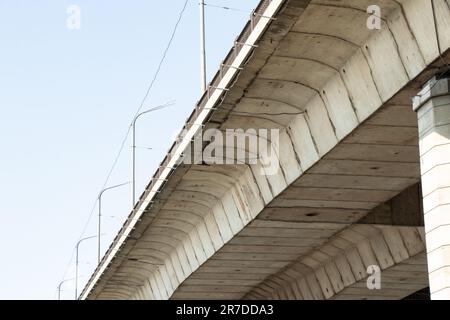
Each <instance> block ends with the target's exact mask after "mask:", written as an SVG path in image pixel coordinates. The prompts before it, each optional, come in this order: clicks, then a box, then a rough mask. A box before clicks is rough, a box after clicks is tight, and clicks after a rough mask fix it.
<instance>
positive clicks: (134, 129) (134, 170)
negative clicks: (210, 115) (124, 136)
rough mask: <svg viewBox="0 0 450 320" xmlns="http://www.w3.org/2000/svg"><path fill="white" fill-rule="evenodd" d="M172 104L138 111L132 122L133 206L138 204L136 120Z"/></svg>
mask: <svg viewBox="0 0 450 320" xmlns="http://www.w3.org/2000/svg"><path fill="white" fill-rule="evenodd" d="M170 105H172V103H168V104H164V105H161V106H157V107H154V108H151V109H148V110H145V111H142V112H141V113H138V114H137V115H136V116H135V117H134V119H133V122H132V124H131V126H132V128H133V146H132V148H133V181H132V183H133V208H134V205H135V204H136V121H137V120H138V119H139V118H140V117H141V116H143V115H144V114H147V113H150V112H153V111H157V110H160V109H164V108H166V107H168V106H170Z"/></svg>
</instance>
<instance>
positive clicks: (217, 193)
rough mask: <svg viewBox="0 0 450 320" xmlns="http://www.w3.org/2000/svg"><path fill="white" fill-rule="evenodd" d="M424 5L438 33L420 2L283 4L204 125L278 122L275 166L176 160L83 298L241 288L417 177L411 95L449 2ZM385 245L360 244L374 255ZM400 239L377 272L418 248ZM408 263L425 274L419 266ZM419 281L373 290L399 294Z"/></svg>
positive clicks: (442, 40) (428, 71)
mask: <svg viewBox="0 0 450 320" xmlns="http://www.w3.org/2000/svg"><path fill="white" fill-rule="evenodd" d="M435 3H436V8H435V9H436V14H437V15H438V17H439V20H438V22H437V30H438V33H439V35H438V37H437V36H436V34H435V29H434V27H433V28H432V27H431V26H433V12H432V7H431V5H430V2H429V1H428V0H426V1H425V0H408V1H394V0H384V1H374V0H370V1H365V0H364V1H362V0H361V1H352V0H342V1H300V0H299V1H296V0H291V1H285V5H284V8H283V10H281V11H280V12H279V13H278V14H277V16H276V18H277V20H275V21H273V22H272V23H271V25H270V26H269V28H268V29H267V30H266V31H265V32H264V34H263V36H262V38H261V39H260V41H259V43H258V48H256V49H255V51H254V53H253V55H252V57H251V58H250V59H249V60H248V63H247V65H246V66H245V68H244V69H243V70H242V71H241V73H240V75H239V77H238V78H237V79H236V82H235V83H234V85H233V87H232V88H230V90H229V91H228V92H227V95H226V96H225V97H224V99H223V102H222V103H221V104H220V105H218V106H217V107H216V108H217V110H214V111H213V112H212V115H211V117H210V118H209V122H208V123H205V127H206V128H220V129H221V130H226V129H230V128H239V129H247V128H253V129H259V128H266V129H267V128H279V129H280V130H281V131H280V145H279V147H280V153H279V154H278V161H279V163H280V166H281V170H279V171H278V173H277V174H275V175H261V174H260V170H261V166H260V165H221V166H220V165H211V166H200V165H195V166H182V167H180V168H178V169H177V170H175V173H174V174H173V176H172V177H171V178H170V179H169V181H168V182H167V184H166V185H165V186H164V188H163V189H162V190H161V193H159V194H158V196H157V202H156V204H154V205H153V206H152V207H151V208H149V210H148V212H147V213H146V214H145V215H144V216H143V218H142V221H140V222H139V223H138V224H137V225H136V229H135V230H134V231H133V232H132V233H131V237H130V238H129V239H128V240H127V241H126V243H125V244H124V245H123V246H122V249H121V251H120V255H119V256H117V257H116V258H115V259H114V260H113V262H112V263H111V265H110V267H109V269H108V270H107V271H105V272H104V273H103V275H102V277H101V279H100V280H99V281H97V283H96V287H95V288H94V289H93V290H90V291H89V292H85V293H84V294H85V297H87V298H90V299H114V298H119V299H129V298H135V299H169V298H174V299H175V298H209V299H214V298H227V299H234V298H236V299H237V298H242V297H244V296H246V295H247V294H249V293H250V292H252V290H253V289H255V288H258V286H259V285H262V284H264V282H265V279H266V278H267V279H268V277H269V278H270V276H273V275H275V274H277V273H278V272H279V271H280V269H283V268H286V267H287V266H289V265H291V264H292V263H295V262H296V261H298V260H299V259H300V260H301V259H302V258H305V256H306V255H314V254H317V252H316V251H315V248H321V247H322V246H326V245H327V243H329V241H331V240H330V239H333V237H334V235H336V234H340V233H343V232H344V233H345V232H346V230H350V229H351V228H352V227H351V225H352V224H354V223H356V222H358V221H360V220H361V219H363V218H364V217H365V216H366V215H367V214H368V213H369V212H371V211H372V210H373V209H374V208H376V207H378V206H379V205H380V204H382V203H384V202H386V201H389V200H390V199H392V198H393V197H395V196H396V195H398V194H399V193H401V192H402V191H403V190H404V189H406V188H408V187H410V186H412V185H414V184H416V183H417V182H418V181H419V179H420V169H419V150H418V135H417V118H416V116H415V114H414V112H413V111H412V109H411V100H410V99H411V97H412V96H413V95H415V94H416V92H417V90H418V88H419V87H420V86H421V84H422V83H423V82H424V81H425V80H426V79H427V78H429V77H430V76H431V75H432V74H434V73H435V72H436V70H437V69H438V68H439V67H440V66H441V65H442V63H443V61H444V60H446V59H447V58H448V57H447V50H448V48H449V46H450V32H449V30H450V28H449V25H450V10H449V6H448V2H447V1H444V0H437V1H436V2H435ZM372 4H378V5H380V7H381V8H382V17H383V22H382V29H381V30H369V29H367V28H366V19H367V17H368V15H367V13H366V9H367V7H368V6H369V5H372ZM436 38H439V44H440V45H439V47H440V50H441V55H442V58H440V52H439V49H438V46H437V42H436ZM369 223H370V222H369ZM375 223H378V222H375ZM372 224H373V223H372ZM367 227H371V228H375V229H376V230H380V229H378V228H377V227H376V226H369V225H367ZM395 228H415V227H411V226H410V227H406V226H405V227H395ZM395 230H399V229H395ZM402 230H403V229H402ZM408 230H410V229H408ZM411 230H412V229H411ZM414 230H418V229H414ZM422 240H423V239H422ZM368 241H369V240H368ZM372 243H374V242H372ZM383 248H385V247H383V246H378V247H376V248H373V247H372V249H373V251H374V252H373V254H374V255H375V256H377V254H380V255H381V254H382V252H383V251H382V250H383ZM421 248H422V251H423V250H424V247H423V243H422V246H421ZM372 249H371V250H372ZM406 249H407V250H406V253H407V254H408V256H407V257H406V254H405V256H404V257H403V258H404V259H397V258H395V255H393V254H391V258H392V261H394V264H392V265H390V264H388V265H387V266H386V268H385V270H388V271H389V270H391V268H395V267H396V265H397V264H398V265H399V268H400V269H399V270H402V272H407V270H405V269H402V267H401V266H402V265H403V264H408V261H409V259H415V257H416V256H417V255H418V254H420V252H421V251H420V252H415V251H414V252H412V251H408V248H406ZM367 250H368V249H367ZM380 250H381V251H380ZM369 253H370V252H369V251H367V252H366V254H369ZM361 254H364V252H361ZM377 261H378V260H377ZM411 261H414V260H411ZM378 262H380V263H381V262H382V261H378ZM237 270H239V271H237ZM334 271H336V270H334ZM394 271H395V269H394ZM413 271H414V272H419V271H420V272H421V274H425V275H426V268H425V269H423V268H422V269H420V270H413ZM413 271H411V272H413ZM322 275H323V274H322ZM325 276H327V275H326V274H325ZM355 276H356V275H354V277H355ZM224 277H225V279H226V280H227V281H226V282H224V283H222V282H220V281H221V280H223V279H224ZM405 277H406V278H408V277H414V276H413V274H411V275H409V276H405ZM356 279H357V278H355V280H356ZM361 280H362V279H359V281H361ZM422 284H423V283H422V282H421V283H420V285H422ZM353 286H356V287H353ZM417 287H420V286H419V285H418V286H415V285H410V286H409V289H407V287H405V286H403V287H402V288H401V289H399V291H395V290H396V289H395V288H393V289H392V291H390V290H388V291H389V292H383V295H382V296H386V297H392V298H394V297H396V298H400V297H402V296H406V295H408V294H410V293H412V292H414V291H415V290H416V289H417ZM336 288H338V287H336ZM336 288H333V290H334V291H333V292H334V294H336V293H338V294H337V295H336V296H335V295H333V296H330V298H331V297H335V298H338V297H339V294H342V297H343V298H344V297H348V296H352V295H354V294H355V292H360V291H361V290H359V289H358V283H353V284H352V283H350V282H349V283H348V286H346V287H345V289H344V288H341V287H339V289H343V290H341V291H339V290H335V289H336ZM419 289H420V288H419ZM347 290H348V291H347ZM352 290H353V291H352ZM358 290H359V291H358ZM322 294H324V293H323V292H322ZM366 294H367V297H368V298H370V294H369V293H366ZM302 295H303V293H302ZM361 296H362V297H366V296H365V295H364V294H361ZM275 297H276V296H275ZM317 297H318V296H317ZM323 297H325V298H328V296H327V295H324V296H323ZM374 297H377V296H374Z"/></svg>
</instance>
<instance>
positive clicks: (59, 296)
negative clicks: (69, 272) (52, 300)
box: [58, 278, 74, 300]
mask: <svg viewBox="0 0 450 320" xmlns="http://www.w3.org/2000/svg"><path fill="white" fill-rule="evenodd" d="M73 279H74V278H70V279H65V280H63V281H61V282H60V283H59V284H58V300H61V286H62V285H63V284H64V283H65V282H67V281H72V280H73Z"/></svg>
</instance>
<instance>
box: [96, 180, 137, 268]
mask: <svg viewBox="0 0 450 320" xmlns="http://www.w3.org/2000/svg"><path fill="white" fill-rule="evenodd" d="M127 184H130V182H125V183H121V184H117V185H115V186H112V187H108V188H105V189H103V190H102V191H100V193H99V195H98V234H97V236H98V246H97V256H98V257H97V262H98V264H100V250H101V230H102V229H101V226H102V195H103V193H105V191H108V190H111V189H115V188H118V187H122V186H125V185H127Z"/></svg>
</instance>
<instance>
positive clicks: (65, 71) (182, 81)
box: [0, 0, 259, 299]
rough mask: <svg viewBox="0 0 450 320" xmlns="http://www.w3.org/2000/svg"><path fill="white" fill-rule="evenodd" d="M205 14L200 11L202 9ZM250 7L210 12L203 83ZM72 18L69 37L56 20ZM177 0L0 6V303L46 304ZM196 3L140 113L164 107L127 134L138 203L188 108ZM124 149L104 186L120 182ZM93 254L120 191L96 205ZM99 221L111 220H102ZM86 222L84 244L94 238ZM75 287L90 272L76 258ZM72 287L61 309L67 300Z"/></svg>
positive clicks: (25, 0) (126, 193)
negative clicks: (76, 20) (75, 23)
mask: <svg viewBox="0 0 450 320" xmlns="http://www.w3.org/2000/svg"><path fill="white" fill-rule="evenodd" d="M207 2H208V1H207ZM258 2H259V1H258V0H245V1H242V0H211V1H209V3H211V4H216V5H222V6H229V7H235V8H239V9H241V10H244V11H247V12H239V11H229V10H223V9H217V8H213V7H207V8H206V13H207V48H208V75H209V76H208V79H210V77H211V76H212V74H213V73H215V71H216V70H217V67H218V65H219V62H220V61H221V60H222V59H223V58H224V56H225V54H226V53H227V52H228V50H229V49H230V48H231V46H232V43H233V40H234V39H235V37H236V36H237V35H238V33H239V32H240V30H241V29H242V27H243V26H244V23H245V22H246V20H247V19H248V17H249V14H250V11H251V9H253V8H254V7H255V6H256V4H257V3H258ZM71 4H75V5H78V6H79V7H80V8H81V30H77V31H74V30H68V29H67V28H66V19H67V14H66V9H67V7H68V6H69V5H71ZM183 4H184V0H167V1H151V0H147V1H144V0H132V1H125V0H120V1H119V0H114V1H112V0H97V1H92V0H72V1H65V0H40V1H36V0H0V112H1V114H0V147H1V149H0V150H1V155H2V156H1V160H0V181H1V183H0V217H1V220H0V221H1V222H0V223H1V227H2V228H1V232H0V299H54V298H56V286H57V284H58V283H59V281H60V280H61V279H62V278H63V276H64V274H65V272H66V270H67V269H68V270H67V273H66V274H65V276H66V277H68V278H70V277H72V276H73V275H74V267H73V262H74V261H73V262H72V265H71V266H69V268H67V267H68V264H69V261H70V259H71V255H72V252H73V247H74V246H75V243H76V241H77V239H78V238H79V236H80V234H81V232H82V230H83V227H84V225H85V223H86V221H87V219H88V216H89V213H90V211H91V208H92V206H93V204H94V201H95V198H96V197H97V194H98V191H99V189H100V188H101V187H102V185H103V182H104V180H105V178H106V175H107V173H108V170H109V168H110V166H111V164H112V161H113V159H114V157H115V155H116V152H117V149H118V148H119V145H120V142H121V140H122V138H123V136H124V134H125V132H126V130H127V128H128V125H129V123H130V121H131V119H132V117H133V114H134V112H135V111H136V109H137V107H138V106H139V103H140V101H141V100H142V98H143V96H144V94H145V91H146V88H147V86H148V85H149V83H150V81H151V79H152V77H153V74H154V72H155V69H156V66H157V64H158V62H159V59H160V57H161V54H162V51H163V49H164V47H165V45H166V43H167V41H168V38H169V36H170V32H171V30H172V28H173V26H174V24H175V22H176V20H177V17H178V13H179V11H180V9H181V8H182V6H183ZM198 20H199V17H198V1H197V0H190V1H189V5H188V7H187V10H186V12H185V15H184V18H183V20H182V22H181V24H180V27H179V30H178V32H177V35H176V37H175V40H174V43H173V46H172V48H171V49H170V51H169V54H168V56H167V60H166V62H165V64H164V66H163V68H162V71H161V74H160V76H159V79H158V81H157V83H156V85H155V86H154V88H153V90H152V92H151V94H150V96H149V99H148V100H147V102H146V104H145V107H144V108H146V107H151V106H154V105H158V104H162V103H165V102H167V101H169V100H176V104H175V105H174V106H171V107H170V108H168V109H165V110H161V111H158V112H157V113H152V114H151V115H149V116H145V117H144V118H142V119H141V120H140V122H139V127H138V145H140V146H146V147H152V148H154V149H153V150H143V149H142V150H138V158H137V166H138V168H137V169H138V191H139V192H138V193H139V194H140V192H141V191H142V190H143V187H144V186H145V185H146V184H147V183H148V181H149V178H150V177H151V175H152V174H153V172H154V171H155V169H156V166H157V165H158V164H159V162H160V161H161V160H162V158H163V155H164V153H165V152H166V151H167V149H168V147H169V146H170V144H171V142H172V139H173V137H174V134H175V133H176V132H178V131H179V129H180V128H181V126H182V124H183V122H184V121H185V119H186V117H187V116H188V114H189V113H190V111H191V110H192V108H193V106H194V104H195V102H196V101H197V100H198V98H199V31H198ZM130 144H131V142H130V140H128V142H127V146H126V148H125V150H124V152H123V154H122V156H121V158H120V160H119V163H118V166H117V168H116V170H115V171H114V174H113V175H112V177H111V183H110V184H117V183H121V182H124V181H128V180H130V177H131V148H130ZM103 204H104V205H103V209H104V211H103V213H104V215H105V216H109V217H105V218H104V225H103V229H104V231H105V233H106V235H105V237H104V238H103V241H102V243H103V249H106V248H107V247H108V246H109V244H110V242H111V239H112V238H113V237H114V236H115V234H116V233H117V230H118V228H119V227H120V226H121V225H122V223H123V220H124V218H125V217H126V216H127V215H128V214H129V211H130V207H131V188H130V187H129V186H128V187H125V188H122V189H116V190H114V191H111V192H110V193H107V194H105V196H104V199H103ZM111 216H114V218H112V217H111ZM96 227H97V226H96V218H95V217H94V218H93V220H91V223H90V224H89V225H88V228H87V231H86V233H85V235H92V234H95V232H96ZM80 253H81V254H80V274H81V275H82V276H84V277H83V278H80V285H79V287H83V285H84V283H85V281H86V280H87V278H88V277H89V275H90V274H91V272H92V270H93V268H94V267H95V263H96V240H95V239H94V240H88V241H87V242H85V243H84V244H83V245H82V247H81V251H80ZM73 296H74V293H73V281H72V282H68V283H67V284H66V285H65V286H64V291H63V293H62V297H63V298H64V299H73Z"/></svg>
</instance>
